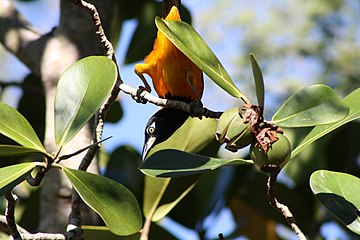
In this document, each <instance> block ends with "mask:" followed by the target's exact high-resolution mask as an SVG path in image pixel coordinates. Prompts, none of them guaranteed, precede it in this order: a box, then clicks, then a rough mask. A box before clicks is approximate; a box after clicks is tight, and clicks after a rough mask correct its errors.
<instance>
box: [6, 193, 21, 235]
mask: <svg viewBox="0 0 360 240" xmlns="http://www.w3.org/2000/svg"><path fill="white" fill-rule="evenodd" d="M5 198H6V200H7V204H6V211H5V216H6V222H7V225H8V228H9V232H10V235H11V236H12V237H13V238H14V240H19V239H22V238H21V235H20V233H19V231H18V230H17V227H16V222H15V204H16V201H17V199H18V198H17V196H16V195H14V194H13V193H12V192H11V191H9V192H7V193H5Z"/></svg>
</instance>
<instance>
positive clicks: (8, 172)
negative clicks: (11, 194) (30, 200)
mask: <svg viewBox="0 0 360 240" xmlns="http://www.w3.org/2000/svg"><path fill="white" fill-rule="evenodd" d="M40 165H41V163H38V162H29V163H20V164H16V165H11V166H8V167H3V168H0V196H2V195H4V194H5V193H6V192H8V191H11V190H12V189H13V188H14V187H16V186H17V185H18V184H20V183H21V182H22V181H24V180H25V179H26V178H27V177H28V176H29V174H30V173H31V171H32V170H33V169H34V168H35V167H36V166H40Z"/></svg>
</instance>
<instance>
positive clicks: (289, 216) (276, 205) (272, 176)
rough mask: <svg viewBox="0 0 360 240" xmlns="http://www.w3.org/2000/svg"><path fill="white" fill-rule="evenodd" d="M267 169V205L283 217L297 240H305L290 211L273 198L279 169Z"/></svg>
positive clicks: (270, 167) (273, 167)
mask: <svg viewBox="0 0 360 240" xmlns="http://www.w3.org/2000/svg"><path fill="white" fill-rule="evenodd" d="M267 168H268V169H267V170H268V172H269V173H270V174H269V177H268V183H267V187H268V191H267V194H268V198H269V204H270V205H271V206H272V207H273V208H275V209H276V210H277V211H278V212H280V213H281V214H282V215H283V216H284V218H285V220H286V222H287V223H288V224H289V226H290V227H291V229H292V230H293V231H294V232H295V233H296V235H297V237H298V239H299V240H306V237H305V235H304V234H303V233H302V232H301V230H300V228H299V226H298V225H297V223H296V220H295V218H294V216H293V215H292V213H291V211H290V209H289V208H288V207H287V206H286V205H285V204H282V203H280V202H279V201H278V200H277V199H276V197H275V183H276V178H277V175H278V174H279V172H280V168H279V167H278V166H267Z"/></svg>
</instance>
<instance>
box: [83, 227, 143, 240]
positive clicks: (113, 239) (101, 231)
mask: <svg viewBox="0 0 360 240" xmlns="http://www.w3.org/2000/svg"><path fill="white" fill-rule="evenodd" d="M81 229H82V230H83V231H84V239H86V240H99V239H106V240H139V239H140V233H135V234H132V235H130V236H122V237H119V236H117V235H115V234H113V233H112V232H111V231H110V230H109V228H107V227H105V226H81Z"/></svg>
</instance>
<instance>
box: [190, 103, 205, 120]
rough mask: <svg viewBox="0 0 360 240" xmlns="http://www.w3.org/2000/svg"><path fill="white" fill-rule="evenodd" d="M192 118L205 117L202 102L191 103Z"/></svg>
mask: <svg viewBox="0 0 360 240" xmlns="http://www.w3.org/2000/svg"><path fill="white" fill-rule="evenodd" d="M189 114H190V116H191V117H198V118H199V119H202V116H203V104H202V102H201V101H197V102H191V103H190V112H189Z"/></svg>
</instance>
